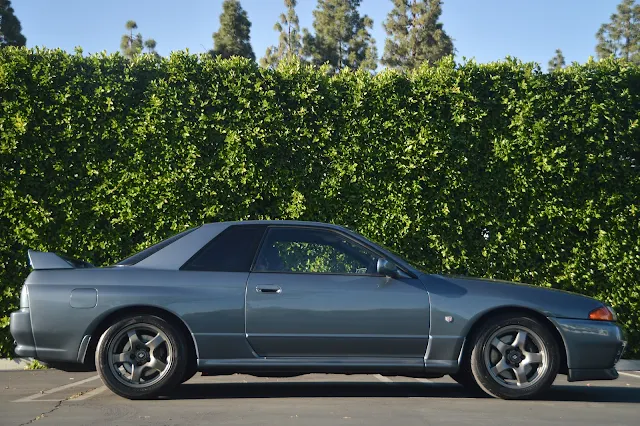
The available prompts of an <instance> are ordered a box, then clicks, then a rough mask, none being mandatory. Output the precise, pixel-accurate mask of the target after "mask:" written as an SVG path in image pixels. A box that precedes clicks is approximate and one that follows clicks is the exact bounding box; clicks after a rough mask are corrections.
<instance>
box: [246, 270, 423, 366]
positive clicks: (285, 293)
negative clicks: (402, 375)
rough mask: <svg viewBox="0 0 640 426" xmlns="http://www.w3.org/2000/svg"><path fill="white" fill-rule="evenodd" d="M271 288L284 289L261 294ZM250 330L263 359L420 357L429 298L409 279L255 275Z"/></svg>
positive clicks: (250, 299)
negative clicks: (268, 287)
mask: <svg viewBox="0 0 640 426" xmlns="http://www.w3.org/2000/svg"><path fill="white" fill-rule="evenodd" d="M265 286H278V287H280V288H281V292H280V293H263V292H258V291H256V289H257V288H260V287H265ZM246 327H247V336H248V340H249V344H250V345H251V346H252V347H253V349H254V350H255V352H256V353H257V354H258V355H260V356H266V357H283V356H284V357H310V356H317V357H329V356H336V357H358V356H370V357H400V358H402V357H405V358H411V357H415V358H416V359H419V358H421V357H422V356H423V354H424V352H425V350H426V347H427V341H428V335H429V295H428V294H427V292H426V290H425V288H424V285H423V284H422V282H421V281H420V280H417V279H410V278H409V279H392V278H389V277H379V276H360V275H333V274H305V273H288V274H280V273H253V274H251V277H250V278H249V283H248V285H247V319H246Z"/></svg>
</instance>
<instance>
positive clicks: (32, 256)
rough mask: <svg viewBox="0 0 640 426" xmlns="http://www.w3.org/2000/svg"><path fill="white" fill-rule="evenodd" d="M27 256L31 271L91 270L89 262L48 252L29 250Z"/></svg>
mask: <svg viewBox="0 0 640 426" xmlns="http://www.w3.org/2000/svg"><path fill="white" fill-rule="evenodd" d="M27 255H28V256H29V264H30V265H31V267H32V268H33V269H76V268H93V265H92V264H90V263H89V262H85V261H82V260H75V259H71V258H69V257H66V256H60V255H58V254H55V253H50V252H44V251H35V250H31V249H29V251H28V252H27Z"/></svg>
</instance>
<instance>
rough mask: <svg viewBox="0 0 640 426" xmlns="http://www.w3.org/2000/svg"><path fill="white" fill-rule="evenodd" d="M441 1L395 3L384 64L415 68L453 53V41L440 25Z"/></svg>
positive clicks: (395, 0)
mask: <svg viewBox="0 0 640 426" xmlns="http://www.w3.org/2000/svg"><path fill="white" fill-rule="evenodd" d="M441 14H442V1H441V0H393V9H392V10H391V12H389V16H388V17H387V20H386V21H385V23H384V28H385V31H386V32H387V40H386V41H385V46H384V54H383V55H382V60H381V62H382V64H383V65H386V66H389V67H392V68H400V69H413V68H416V67H418V66H420V65H421V64H422V63H423V62H428V63H431V64H433V63H435V62H437V61H439V60H440V59H442V58H444V57H445V56H448V55H452V54H453V50H454V49H453V41H452V40H451V37H449V35H448V34H447V33H446V32H445V31H444V27H443V24H442V23H441V22H439V19H440V15H441Z"/></svg>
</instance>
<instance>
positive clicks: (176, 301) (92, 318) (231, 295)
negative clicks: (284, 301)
mask: <svg viewBox="0 0 640 426" xmlns="http://www.w3.org/2000/svg"><path fill="white" fill-rule="evenodd" d="M247 277H248V274H247V273H231V272H230V273H214V272H198V271H176V270H153V269H143V268H132V267H116V268H104V269H72V270H49V271H34V272H32V273H31V275H29V277H28V279H27V281H26V284H27V285H28V286H29V296H30V311H31V321H32V328H33V334H34V340H35V343H36V347H37V351H38V358H40V359H42V360H45V361H47V360H48V361H76V360H77V358H78V350H79V347H80V342H81V341H82V338H83V336H85V335H91V334H93V333H94V331H95V330H96V328H97V327H98V326H99V325H100V323H101V322H102V321H103V320H104V319H105V318H106V317H107V316H109V315H110V314H112V313H114V312H116V311H119V310H122V309H126V308H132V307H140V306H147V307H155V308H160V309H163V310H166V311H168V312H170V313H173V314H174V315H176V316H177V317H179V318H180V319H181V320H182V321H183V322H184V323H185V325H186V326H187V328H188V329H189V330H190V332H191V334H192V336H193V338H194V339H195V341H196V342H197V350H198V352H199V353H198V355H199V358H204V359H207V358H226V357H232V358H238V357H243V356H245V355H246V354H247V353H249V355H250V354H251V350H250V348H249V347H248V345H247V344H246V339H245V338H244V293H245V283H246V280H247ZM74 289H95V290H96V291H97V304H96V305H95V307H91V308H87V307H84V308H74V307H72V306H71V292H72V291H73V290H74ZM99 337H100V336H92V339H98V338H99Z"/></svg>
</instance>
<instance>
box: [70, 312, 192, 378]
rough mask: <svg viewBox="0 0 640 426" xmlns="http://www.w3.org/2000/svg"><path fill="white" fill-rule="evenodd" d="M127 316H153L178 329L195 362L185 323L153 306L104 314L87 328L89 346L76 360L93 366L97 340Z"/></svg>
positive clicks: (189, 330)
mask: <svg viewBox="0 0 640 426" xmlns="http://www.w3.org/2000/svg"><path fill="white" fill-rule="evenodd" d="M127 315H155V316H158V317H160V318H162V319H164V320H166V321H168V322H170V323H171V324H172V325H174V326H176V327H178V329H179V330H180V331H181V332H183V333H185V335H188V336H189V338H188V339H186V340H187V343H188V344H189V353H190V356H192V357H193V360H192V361H193V362H197V359H198V345H197V343H196V340H195V337H194V336H193V333H192V332H191V329H190V328H189V326H188V325H187V323H186V322H185V321H184V320H183V319H182V318H180V316H178V315H177V314H176V313H175V312H171V311H170V310H168V309H166V308H160V307H158V306H153V305H131V306H122V307H118V308H116V309H113V310H111V311H109V312H106V313H104V314H103V315H102V316H101V317H100V318H99V319H97V320H96V321H94V322H93V323H92V324H91V325H90V326H89V327H88V328H87V331H86V332H85V335H88V336H91V339H90V340H89V344H88V345H87V349H86V350H85V352H84V354H78V360H79V361H80V362H82V364H84V365H89V364H91V365H92V366H93V363H94V358H95V352H96V347H97V345H98V340H100V336H102V333H104V332H105V330H106V329H107V328H109V326H111V325H112V324H113V323H115V322H116V321H117V320H118V319H119V318H122V317H124V316H127Z"/></svg>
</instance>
